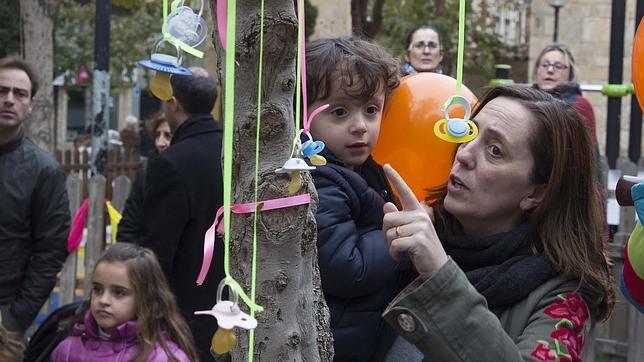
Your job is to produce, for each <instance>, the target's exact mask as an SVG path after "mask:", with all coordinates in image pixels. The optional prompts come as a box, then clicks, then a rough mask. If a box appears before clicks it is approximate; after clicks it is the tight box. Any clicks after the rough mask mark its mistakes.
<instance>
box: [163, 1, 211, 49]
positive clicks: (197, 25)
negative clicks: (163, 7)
mask: <svg viewBox="0 0 644 362" xmlns="http://www.w3.org/2000/svg"><path fill="white" fill-rule="evenodd" d="M171 8H172V12H171V13H170V15H169V16H168V23H167V31H168V33H170V35H172V36H173V37H175V38H177V39H179V40H180V41H182V42H184V43H186V44H187V45H188V46H191V47H195V46H197V45H199V44H201V43H202V42H203V41H204V39H206V34H207V33H208V24H207V23H206V20H204V18H202V17H201V14H202V13H203V0H201V7H200V8H199V14H195V13H194V11H193V10H192V8H191V7H189V6H185V5H184V1H183V0H175V1H173V2H172V5H171Z"/></svg>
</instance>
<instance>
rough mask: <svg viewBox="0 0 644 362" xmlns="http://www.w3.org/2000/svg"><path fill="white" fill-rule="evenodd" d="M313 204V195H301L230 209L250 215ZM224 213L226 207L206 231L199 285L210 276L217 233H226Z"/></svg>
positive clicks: (218, 213)
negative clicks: (209, 271) (257, 212)
mask: <svg viewBox="0 0 644 362" xmlns="http://www.w3.org/2000/svg"><path fill="white" fill-rule="evenodd" d="M310 202H311V195H309V194H301V195H296V196H289V197H282V198H279V199H271V200H266V201H259V202H249V203H246V204H236V205H232V206H231V207H230V211H232V212H234V213H235V214H249V213H253V212H256V211H268V210H275V209H283V208H285V207H292V206H299V205H306V204H308V203H310ZM223 213H224V207H223V206H221V207H220V208H219V210H217V215H216V216H215V220H214V221H213V223H212V225H211V226H210V227H209V228H208V230H206V235H205V236H204V241H203V262H202V263H201V271H199V276H198V277H197V285H202V284H203V282H204V280H205V279H206V275H208V270H209V269H210V263H211V262H212V256H213V254H214V251H215V233H216V232H218V233H220V234H223V233H224V223H223V222H222V221H223V219H222V218H221V216H222V215H223Z"/></svg>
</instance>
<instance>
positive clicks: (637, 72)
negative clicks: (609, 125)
mask: <svg viewBox="0 0 644 362" xmlns="http://www.w3.org/2000/svg"><path fill="white" fill-rule="evenodd" d="M631 69H633V85H634V86H635V95H636V96H637V100H638V101H639V102H640V108H641V109H644V19H643V20H640V25H639V26H638V27H637V32H636V33H635V39H633V58H632V60H631Z"/></svg>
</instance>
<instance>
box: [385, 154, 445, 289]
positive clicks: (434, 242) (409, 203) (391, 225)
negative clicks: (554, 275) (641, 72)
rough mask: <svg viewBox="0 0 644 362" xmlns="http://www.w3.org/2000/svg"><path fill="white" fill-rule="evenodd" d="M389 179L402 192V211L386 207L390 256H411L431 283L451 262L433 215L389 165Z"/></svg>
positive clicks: (387, 204) (394, 207) (386, 170)
mask: <svg viewBox="0 0 644 362" xmlns="http://www.w3.org/2000/svg"><path fill="white" fill-rule="evenodd" d="M384 170H385V173H386V174H387V178H388V179H389V181H390V182H391V184H392V186H393V187H394V188H395V189H396V190H397V191H398V196H399V198H400V204H401V205H402V210H398V209H397V208H396V206H395V205H394V204H392V203H386V204H385V206H384V207H383V211H384V213H385V216H384V218H383V222H382V228H383V231H384V232H385V239H386V241H387V244H388V247H389V254H390V255H391V257H392V258H394V259H395V260H400V257H401V255H402V254H403V253H405V252H406V253H408V254H409V256H410V258H411V261H412V263H413V264H414V266H415V267H416V271H417V272H418V274H419V275H420V277H421V278H423V279H428V278H429V277H430V276H431V275H433V274H434V273H435V272H436V271H437V270H438V269H440V268H441V267H442V266H443V265H444V264H445V263H446V262H447V254H446V253H445V250H444V249H443V246H442V245H441V243H440V240H439V239H438V236H437V235H436V230H434V224H433V223H432V220H431V219H432V217H433V211H428V210H427V208H426V207H424V206H423V205H421V203H420V202H418V200H417V199H416V196H415V195H414V193H413V192H412V191H411V189H410V188H409V186H407V184H406V183H405V181H404V180H403V179H402V177H400V175H399V174H398V173H397V172H396V171H395V170H394V169H393V168H392V167H391V166H389V165H388V164H387V165H385V166H384Z"/></svg>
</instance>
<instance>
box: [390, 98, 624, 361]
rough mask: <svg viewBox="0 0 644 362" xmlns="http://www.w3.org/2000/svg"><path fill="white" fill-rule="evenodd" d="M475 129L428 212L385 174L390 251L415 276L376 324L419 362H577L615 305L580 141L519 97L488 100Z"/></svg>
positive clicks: (545, 104)
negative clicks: (404, 343)
mask: <svg viewBox="0 0 644 362" xmlns="http://www.w3.org/2000/svg"><path fill="white" fill-rule="evenodd" d="M473 120H474V121H475V122H476V123H477V125H478V128H479V134H478V137H477V138H475V139H474V140H473V141H471V142H468V143H465V144H462V145H461V146H460V147H459V149H458V151H457V153H456V158H455V160H454V164H453V166H452V170H451V173H450V176H449V179H448V182H447V184H446V186H445V187H444V188H442V189H441V190H435V191H434V193H435V195H432V196H436V195H440V198H439V200H440V201H439V203H438V204H437V205H434V208H433V210H434V211H433V212H427V211H425V209H424V208H423V207H422V206H421V204H420V203H419V202H418V201H417V200H416V198H415V197H414V195H413V193H412V192H411V190H410V189H409V188H408V187H407V185H406V184H405V182H404V181H403V180H402V178H401V177H400V176H399V175H398V174H397V173H396V172H395V171H394V170H393V169H392V168H391V167H389V166H385V172H386V173H387V175H388V177H389V179H390V181H391V182H392V185H393V186H394V187H395V188H396V189H397V190H398V194H399V196H400V201H401V204H402V210H400V211H399V210H398V209H397V208H396V207H395V206H394V205H393V204H386V205H385V208H384V211H385V217H384V220H383V230H384V231H385V233H386V239H387V242H388V243H389V248H390V249H389V252H390V254H391V255H392V256H393V257H394V258H396V259H400V258H401V257H402V256H403V255H405V254H407V255H409V257H410V258H411V260H412V262H413V264H414V266H415V267H416V270H417V271H418V273H419V277H418V278H417V279H416V280H415V281H413V282H412V283H411V284H410V285H408V286H407V287H406V288H405V290H403V291H402V292H401V293H400V294H399V295H398V296H397V297H396V298H395V299H394V300H393V301H392V302H391V304H390V305H389V307H388V308H387V310H386V311H385V313H384V315H385V319H386V320H387V321H388V322H389V323H390V324H391V325H392V326H393V327H394V328H395V329H396V330H397V331H398V333H399V334H401V335H402V336H403V337H404V338H405V339H407V340H408V341H410V342H411V343H413V344H415V345H416V347H417V348H418V349H419V350H420V351H421V352H422V353H423V354H424V355H425V359H426V360H429V361H523V360H526V361H527V360H529V361H534V360H537V361H554V360H557V361H558V360H566V361H581V357H580V356H581V352H582V348H583V345H584V340H585V338H586V337H587V335H588V332H589V330H590V327H591V324H593V323H595V322H597V321H602V320H605V319H606V318H608V316H609V314H610V312H611V310H612V308H613V305H614V289H613V285H612V282H611V277H610V273H609V269H608V258H607V256H606V254H605V252H604V246H603V241H602V233H601V222H600V220H601V214H600V206H599V205H600V201H599V197H598V194H597V192H596V184H595V182H594V181H593V177H592V170H594V168H593V164H594V162H595V159H594V153H593V150H592V141H591V140H590V137H589V136H588V132H585V130H584V124H583V121H582V120H581V119H580V117H579V115H578V114H577V113H576V112H575V111H574V110H573V109H572V108H570V107H568V106H567V105H566V104H565V103H564V102H562V101H560V100H557V99H554V98H553V97H552V96H550V95H549V94H547V93H544V92H540V91H538V90H535V89H531V88H525V87H497V88H493V89H491V90H489V91H488V92H487V93H486V94H485V95H484V96H483V97H482V98H481V99H480V100H479V102H478V105H477V108H476V111H475V112H474V116H473ZM588 173H591V174H590V175H589V174H588ZM430 214H433V215H434V216H435V221H432V216H431V215H430Z"/></svg>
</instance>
